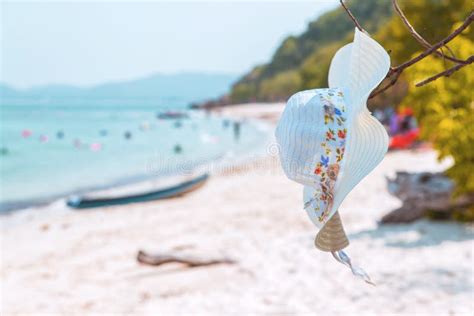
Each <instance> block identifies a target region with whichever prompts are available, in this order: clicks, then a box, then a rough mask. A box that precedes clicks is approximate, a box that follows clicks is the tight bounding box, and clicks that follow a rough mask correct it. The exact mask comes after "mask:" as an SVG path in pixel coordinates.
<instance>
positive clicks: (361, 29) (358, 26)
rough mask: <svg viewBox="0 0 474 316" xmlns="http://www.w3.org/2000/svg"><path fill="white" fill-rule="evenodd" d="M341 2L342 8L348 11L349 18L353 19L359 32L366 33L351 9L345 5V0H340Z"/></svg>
mask: <svg viewBox="0 0 474 316" xmlns="http://www.w3.org/2000/svg"><path fill="white" fill-rule="evenodd" d="M339 2H340V3H341V5H342V7H343V8H344V10H346V12H347V14H348V15H349V17H350V18H351V20H352V22H354V24H355V26H356V27H357V28H358V29H359V31H362V32H364V29H363V28H362V26H360V23H359V21H357V19H356V18H355V16H354V15H353V14H352V12H351V10H349V8H348V7H347V6H346V4H345V3H344V1H343V0H339Z"/></svg>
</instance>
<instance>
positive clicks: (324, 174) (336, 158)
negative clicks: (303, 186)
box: [311, 89, 347, 222]
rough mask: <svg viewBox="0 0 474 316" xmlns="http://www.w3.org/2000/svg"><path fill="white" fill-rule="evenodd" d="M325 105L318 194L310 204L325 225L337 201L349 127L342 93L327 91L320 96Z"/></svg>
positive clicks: (316, 169)
mask: <svg viewBox="0 0 474 316" xmlns="http://www.w3.org/2000/svg"><path fill="white" fill-rule="evenodd" d="M319 97H320V101H321V103H322V104H323V107H322V110H323V111H324V126H325V140H324V141H323V142H322V143H321V147H322V153H323V154H322V155H321V157H320V158H319V161H318V162H317V163H316V166H315V169H314V174H315V175H316V179H315V184H316V188H317V189H316V191H315V194H314V197H313V200H312V201H311V202H316V203H311V205H312V206H313V207H314V211H315V212H316V213H317V214H318V216H317V217H318V220H319V221H320V222H325V221H326V220H327V219H328V216H329V215H330V211H331V208H332V206H333V200H334V188H335V184H336V181H337V176H338V175H339V170H340V169H341V166H340V163H341V161H342V159H343V157H344V151H345V145H346V137H347V128H346V127H345V123H346V120H347V118H346V116H345V114H346V108H345V105H344V102H343V93H342V92H341V91H339V90H337V89H328V90H327V92H326V93H321V94H320V95H319Z"/></svg>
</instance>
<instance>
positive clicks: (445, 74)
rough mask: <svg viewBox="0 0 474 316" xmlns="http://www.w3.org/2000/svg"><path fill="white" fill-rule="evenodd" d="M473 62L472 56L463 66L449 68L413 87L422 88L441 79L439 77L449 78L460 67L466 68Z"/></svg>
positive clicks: (473, 56) (473, 57)
mask: <svg viewBox="0 0 474 316" xmlns="http://www.w3.org/2000/svg"><path fill="white" fill-rule="evenodd" d="M473 62H474V55H472V56H471V57H469V58H468V59H466V60H465V63H464V64H458V65H456V66H454V67H451V68H449V69H446V70H445V71H442V72H440V73H438V74H436V75H434V76H432V77H429V78H427V79H425V80H423V81H421V82H418V83H417V84H416V85H415V86H416V87H422V86H424V85H426V84H428V83H430V82H432V81H435V80H436V79H438V78H441V77H449V76H451V75H452V74H453V73H455V72H456V71H458V70H459V69H461V68H462V67H464V66H467V65H469V64H472V63H473Z"/></svg>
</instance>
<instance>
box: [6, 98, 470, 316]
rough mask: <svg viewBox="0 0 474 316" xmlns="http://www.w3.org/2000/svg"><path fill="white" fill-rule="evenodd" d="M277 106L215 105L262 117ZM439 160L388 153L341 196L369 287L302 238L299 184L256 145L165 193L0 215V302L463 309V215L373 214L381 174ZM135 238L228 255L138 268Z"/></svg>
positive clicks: (132, 309)
mask: <svg viewBox="0 0 474 316" xmlns="http://www.w3.org/2000/svg"><path fill="white" fill-rule="evenodd" d="M270 108H271V110H269V111H270V112H273V114H271V115H270V114H268V113H264V112H262V111H268V109H270ZM281 108H282V107H281V105H273V106H271V107H269V108H267V107H266V106H259V107H254V109H253V110H251V108H246V107H236V108H232V109H226V110H225V113H224V114H225V115H233V113H235V115H238V116H240V117H242V116H246V117H265V116H267V115H269V117H266V118H267V119H270V120H273V121H274V120H275V119H274V118H275V114H277V113H279V111H281ZM262 113H264V114H262ZM272 115H273V116H272ZM270 148H271V146H270ZM270 151H271V150H270ZM445 167H446V164H444V165H442V164H439V163H437V162H436V159H435V154H434V153H433V152H432V151H423V152H416V153H415V152H395V153H390V154H388V155H387V157H386V158H385V160H384V161H383V162H382V164H381V165H380V166H379V167H378V168H377V169H376V170H374V171H373V172H372V173H371V174H370V175H369V176H368V177H367V178H366V179H364V180H363V182H362V183H361V184H360V185H359V186H358V187H357V188H356V189H355V190H354V191H353V192H352V193H351V194H350V195H349V196H348V198H347V199H346V201H345V202H344V203H343V205H342V209H341V215H342V219H343V221H344V223H345V227H346V231H347V233H348V235H349V239H350V240H351V245H350V246H349V248H348V252H349V254H350V255H351V256H352V257H353V259H354V260H355V261H356V262H357V263H358V264H359V265H361V266H363V267H364V268H365V269H366V271H368V272H369V274H370V275H371V277H372V278H373V279H374V281H375V282H376V283H377V287H371V286H369V285H366V284H365V283H363V282H361V281H360V280H358V279H356V278H354V277H352V275H351V274H350V272H349V270H348V269H347V268H345V267H344V266H342V265H340V264H339V263H337V262H335V260H334V259H333V258H332V257H331V256H330V255H328V254H327V253H322V252H319V251H317V250H316V249H315V248H314V246H313V238H314V235H315V228H314V227H313V226H312V224H311V223H310V221H309V219H308V218H307V217H306V214H305V212H304V211H302V210H301V206H302V201H301V195H302V194H301V190H302V189H301V187H300V186H299V185H297V184H295V183H292V182H290V181H289V180H287V179H286V178H285V177H284V175H283V174H282V172H281V170H280V168H279V166H278V162H277V160H276V159H275V158H272V157H271V156H268V157H266V158H263V159H260V160H259V164H257V165H254V166H252V167H250V168H240V169H236V172H234V173H231V174H226V175H222V174H221V175H216V176H213V177H212V178H211V180H210V181H209V182H208V183H207V184H206V185H205V186H204V187H203V188H202V189H200V190H199V191H196V192H193V193H191V194H189V195H187V196H185V197H182V198H178V199H173V200H166V201H156V202H149V203H142V204H135V205H130V206H120V207H110V208H102V209H94V210H91V211H81V212H75V211H70V210H68V209H67V208H65V207H64V201H57V202H55V203H53V204H51V205H49V206H46V207H41V208H36V209H30V210H25V211H20V212H16V213H14V214H12V215H8V216H3V217H2V218H1V221H2V226H3V231H2V242H3V244H2V249H1V250H2V258H3V260H2V261H3V262H2V270H1V282H2V292H3V293H2V310H3V312H2V313H1V314H2V315H15V314H64V315H71V314H77V315H90V314H97V315H104V314H137V315H196V314H199V315H415V314H416V315H461V314H462V315H464V314H465V315H473V314H474V271H473V267H474V264H473V263H474V258H473V251H474V250H473V247H474V244H473V232H472V227H470V226H463V225H460V224H454V223H430V222H428V221H420V222H417V223H415V224H410V225H401V226H391V227H390V226H388V227H377V225H376V221H377V219H379V218H380V217H381V216H382V215H383V214H385V213H386V212H388V211H390V210H391V209H393V208H396V207H397V206H399V203H400V202H399V201H398V200H397V199H395V198H393V197H391V196H390V195H389V194H388V193H387V191H386V189H385V179H384V177H385V176H386V175H391V174H393V173H394V171H395V170H409V171H421V170H430V171H432V170H442V169H443V168H445ZM138 249H144V250H147V251H152V252H165V253H182V254H190V255H199V256H202V257H204V258H220V257H228V258H231V259H234V260H236V261H237V263H236V264H234V265H216V266H209V267H201V268H194V269H189V268H183V267H182V266H180V265H175V264H171V265H167V266H162V267H148V266H143V265H139V264H138V263H137V262H136V261H135V256H136V252H137V250H138Z"/></svg>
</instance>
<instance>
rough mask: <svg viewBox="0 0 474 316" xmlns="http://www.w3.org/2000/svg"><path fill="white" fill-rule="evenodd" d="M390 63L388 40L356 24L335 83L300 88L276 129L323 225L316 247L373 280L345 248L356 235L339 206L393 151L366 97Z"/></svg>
mask: <svg viewBox="0 0 474 316" xmlns="http://www.w3.org/2000/svg"><path fill="white" fill-rule="evenodd" d="M389 68H390V58H389V56H388V54H387V52H386V51H385V50H384V49H383V47H382V46H380V44H378V43H377V42H376V41H375V40H373V39H372V38H370V36H369V35H368V34H366V33H363V32H361V31H359V30H358V29H355V35H354V41H353V42H352V43H349V44H347V45H345V46H343V47H342V48H341V49H339V50H338V51H337V53H336V54H335V55H334V57H333V59H332V61H331V65H330V69H329V76H328V82H329V88H326V89H313V90H306V91H301V92H298V93H296V94H294V95H293V96H292V97H291V98H290V99H289V100H288V103H287V106H286V107H285V110H284V112H283V114H282V116H281V118H280V121H279V123H278V126H277V129H276V132H275V136H276V139H277V141H278V143H279V144H280V149H281V150H280V160H281V164H282V167H283V170H284V171H285V174H286V175H287V176H288V178H289V179H291V180H293V181H296V182H298V183H301V184H303V185H304V191H303V195H304V197H303V200H304V209H305V210H306V212H307V214H308V216H309V218H310V219H311V221H312V222H313V223H314V224H315V225H316V226H317V227H318V228H319V232H318V234H317V236H316V239H315V245H316V247H317V248H318V249H320V250H323V251H329V252H331V253H332V254H333V256H334V258H335V259H336V260H337V261H339V262H341V263H343V264H344V265H346V266H348V267H349V268H350V269H351V271H352V273H353V274H354V275H356V276H358V277H361V278H362V279H364V280H365V281H366V282H367V283H370V284H373V282H372V281H371V280H370V278H369V276H368V275H367V273H365V272H364V271H363V270H362V269H360V268H358V267H355V266H354V265H353V264H352V262H351V259H350V258H349V256H348V255H347V254H346V253H345V252H343V251H342V249H344V248H345V247H347V246H348V244H349V241H348V239H347V236H346V234H345V232H344V229H343V227H342V222H341V219H340V216H339V213H338V211H337V210H338V209H339V206H340V204H341V203H342V201H343V200H344V198H345V197H346V196H347V194H348V193H349V192H350V191H351V190H352V189H353V188H354V187H355V186H356V185H357V184H358V183H359V182H360V181H361V180H362V179H363V178H364V177H365V176H366V175H367V174H368V173H370V171H372V170H373V169H374V168H375V167H376V166H377V165H378V164H379V163H380V161H381V160H382V159H383V157H384V155H385V153H386V152H387V149H388V135H387V133H386V131H385V128H384V127H383V126H382V125H381V124H380V123H379V122H378V121H377V119H375V118H374V117H373V116H372V115H371V114H370V112H369V111H368V109H367V104H366V102H367V98H368V97H369V95H370V93H371V91H372V90H373V89H375V88H376V87H377V86H378V84H379V83H380V82H381V81H382V80H383V79H384V78H385V75H386V74H387V72H388V70H389Z"/></svg>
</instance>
